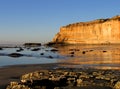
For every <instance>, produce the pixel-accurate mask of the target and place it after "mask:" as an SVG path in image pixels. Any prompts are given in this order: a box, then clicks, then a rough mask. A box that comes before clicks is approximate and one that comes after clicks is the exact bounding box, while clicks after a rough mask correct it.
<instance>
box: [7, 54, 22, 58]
mask: <svg viewBox="0 0 120 89" xmlns="http://www.w3.org/2000/svg"><path fill="white" fill-rule="evenodd" d="M8 56H10V57H21V56H23V54H19V53H11V54H8Z"/></svg>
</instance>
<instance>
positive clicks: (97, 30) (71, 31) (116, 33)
mask: <svg viewBox="0 0 120 89" xmlns="http://www.w3.org/2000/svg"><path fill="white" fill-rule="evenodd" d="M52 42H53V43H68V44H120V15H117V16H114V17H112V18H107V19H97V20H93V21H89V22H79V23H73V24H69V25H67V26H63V27H61V28H60V32H58V33H57V34H56V35H55V37H54V38H53V41H52Z"/></svg>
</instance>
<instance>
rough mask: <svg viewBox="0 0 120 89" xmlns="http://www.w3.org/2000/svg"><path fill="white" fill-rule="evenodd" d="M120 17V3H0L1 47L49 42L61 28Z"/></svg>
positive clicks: (90, 0) (43, 0) (103, 0)
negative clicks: (77, 23)
mask: <svg viewBox="0 0 120 89" xmlns="http://www.w3.org/2000/svg"><path fill="white" fill-rule="evenodd" d="M119 14H120V0H0V44H4V43H24V42H48V41H51V40H52V38H53V37H54V35H55V34H56V33H57V32H59V28H60V27H61V26H64V25H67V24H70V23H74V22H83V21H90V20H94V19H98V18H109V17H113V16H115V15H119Z"/></svg>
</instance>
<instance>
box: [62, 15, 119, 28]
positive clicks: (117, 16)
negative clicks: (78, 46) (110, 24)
mask: <svg viewBox="0 0 120 89" xmlns="http://www.w3.org/2000/svg"><path fill="white" fill-rule="evenodd" d="M110 20H119V21H120V15H116V16H114V17H112V18H106V19H96V20H93V21H88V22H78V23H73V24H69V25H66V26H63V27H69V26H73V25H90V24H97V23H104V22H106V21H110Z"/></svg>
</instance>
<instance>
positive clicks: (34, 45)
mask: <svg viewBox="0 0 120 89" xmlns="http://www.w3.org/2000/svg"><path fill="white" fill-rule="evenodd" d="M23 45H24V46H25V47H39V46H41V43H25V44H23Z"/></svg>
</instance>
